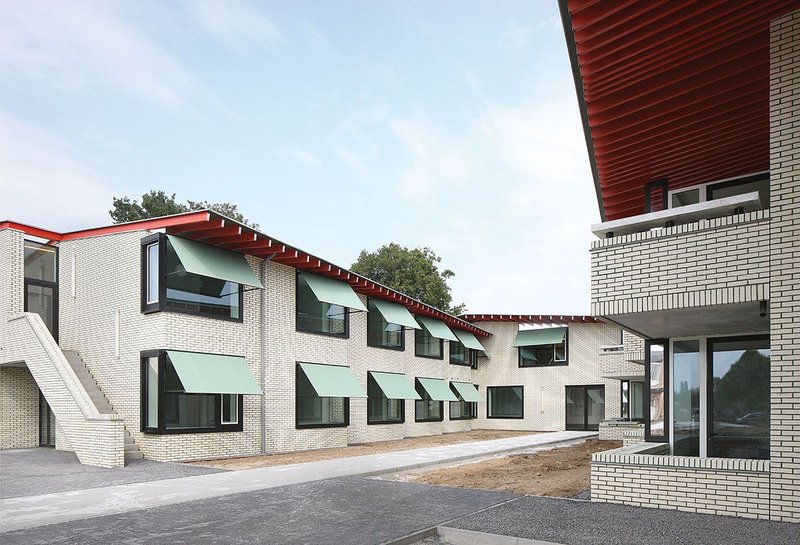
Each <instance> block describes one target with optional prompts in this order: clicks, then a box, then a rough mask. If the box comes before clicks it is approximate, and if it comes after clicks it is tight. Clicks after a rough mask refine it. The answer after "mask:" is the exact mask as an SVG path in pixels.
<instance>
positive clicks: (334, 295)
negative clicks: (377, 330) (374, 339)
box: [295, 271, 367, 338]
mask: <svg viewBox="0 0 800 545" xmlns="http://www.w3.org/2000/svg"><path fill="white" fill-rule="evenodd" d="M296 285H297V294H296V295H297V296H296V299H295V305H296V307H295V309H296V316H295V327H296V329H297V331H303V332H306V333H319V334H322V335H332V336H335V337H343V338H347V337H348V336H349V333H350V316H349V313H350V310H351V309H352V310H357V311H358V310H367V307H365V306H364V304H363V303H362V302H361V299H359V297H358V295H356V293H355V292H354V291H353V288H351V287H350V285H349V284H347V283H346V282H340V281H338V280H334V279H332V278H328V277H325V276H319V275H316V274H311V273H306V272H300V271H297V283H296Z"/></svg>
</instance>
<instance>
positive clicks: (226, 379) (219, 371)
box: [167, 350, 264, 395]
mask: <svg viewBox="0 0 800 545" xmlns="http://www.w3.org/2000/svg"><path fill="white" fill-rule="evenodd" d="M167 356H169V360H170V361H171V362H172V366H173V367H174V368H175V372H176V373H177V374H178V378H180V379H181V384H183V389H184V390H185V391H186V393H187V394H258V395H263V393H264V392H262V391H261V388H259V387H258V384H257V383H256V381H255V379H254V378H253V374H252V373H251V372H250V369H249V368H248V367H247V363H246V362H245V360H244V358H242V357H240V356H222V355H219V354H200V353H198V352H180V351H177V350H167Z"/></svg>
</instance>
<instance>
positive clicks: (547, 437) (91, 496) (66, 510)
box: [0, 431, 596, 532]
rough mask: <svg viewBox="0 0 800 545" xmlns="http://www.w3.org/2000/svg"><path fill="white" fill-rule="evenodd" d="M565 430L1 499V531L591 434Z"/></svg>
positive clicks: (444, 460) (372, 472) (438, 461)
mask: <svg viewBox="0 0 800 545" xmlns="http://www.w3.org/2000/svg"><path fill="white" fill-rule="evenodd" d="M594 435H596V434H595V433H593V432H574V431H561V432H552V433H541V434H536V435H524V436H518V437H510V438H506V439H495V440H492V441H479V442H475V443H461V444H457V445H447V446H439V447H431V448H423V449H415V450H406V451H398V452H387V453H382V454H372V455H368V456H354V457H351V458H338V459H335V460H322V461H319V462H307V463H303V464H292V465H285V466H274V467H264V468H259V469H249V470H243V471H230V472H225V473H214V474H210V475H196V476H192V477H182V478H177V479H166V480H160V481H150V482H142V483H134V484H125V485H118V486H108V487H103V488H92V489H88V490H74V491H69V492H59V493H55V494H43V495H39V496H26V497H19V498H8V499H3V500H0V532H7V531H11V530H19V529H23V528H32V527H36V526H43V525H46V524H54V523H58V522H66V521H74V520H80V519H86V518H92V517H100V516H104V515H111V514H116V513H125V512H128V511H136V510H140V509H147V508H151V507H159V506H164V505H171V504H176V503H183V502H189V501H194V500H201V499H207V498H214V497H218V496H226V495H230V494H238V493H242V492H252V491H258V490H264V489H268V488H274V487H278V486H284V485H289V484H298V483H306V482H310V481H316V480H320V479H329V478H333V477H344V476H367V475H378V474H382V473H389V472H393V471H404V470H407V469H413V468H418V467H423V466H427V465H435V464H441V463H447V462H456V461H459V460H465V459H469V458H476V457H481V456H487V455H492V454H496V453H501V452H508V451H512V450H519V449H524V448H531V447H539V446H543V445H548V444H554V443H561V442H565V441H572V440H576V439H581V438H586V437H592V436H594Z"/></svg>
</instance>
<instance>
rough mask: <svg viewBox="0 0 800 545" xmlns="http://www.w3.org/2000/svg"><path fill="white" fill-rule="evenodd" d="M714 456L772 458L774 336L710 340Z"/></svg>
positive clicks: (710, 451)
mask: <svg viewBox="0 0 800 545" xmlns="http://www.w3.org/2000/svg"><path fill="white" fill-rule="evenodd" d="M708 358H709V361H708V365H709V380H710V381H711V383H710V385H709V386H710V388H709V407H710V416H711V419H710V420H711V422H710V424H711V425H710V428H711V429H710V430H709V435H708V456H712V457H715V458H751V459H752V458H755V459H762V460H768V459H769V439H770V431H769V424H770V418H769V416H770V415H769V412H770V386H769V383H770V344H769V337H766V336H758V337H739V338H721V339H709V340H708Z"/></svg>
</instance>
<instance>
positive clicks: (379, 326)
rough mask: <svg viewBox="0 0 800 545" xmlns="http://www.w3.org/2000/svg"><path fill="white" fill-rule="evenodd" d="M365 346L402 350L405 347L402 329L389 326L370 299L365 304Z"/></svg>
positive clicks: (396, 326)
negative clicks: (366, 311)
mask: <svg viewBox="0 0 800 545" xmlns="http://www.w3.org/2000/svg"><path fill="white" fill-rule="evenodd" d="M367 310H368V311H369V312H368V313H367V346H375V347H378V348H392V349H394V350H403V348H404V347H405V340H404V337H405V335H404V331H405V330H404V328H403V326H401V325H398V324H390V323H389V322H387V321H386V320H385V319H384V318H383V314H381V313H380V311H379V310H378V307H376V306H375V303H373V302H372V299H370V300H369V301H368V302H367Z"/></svg>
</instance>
